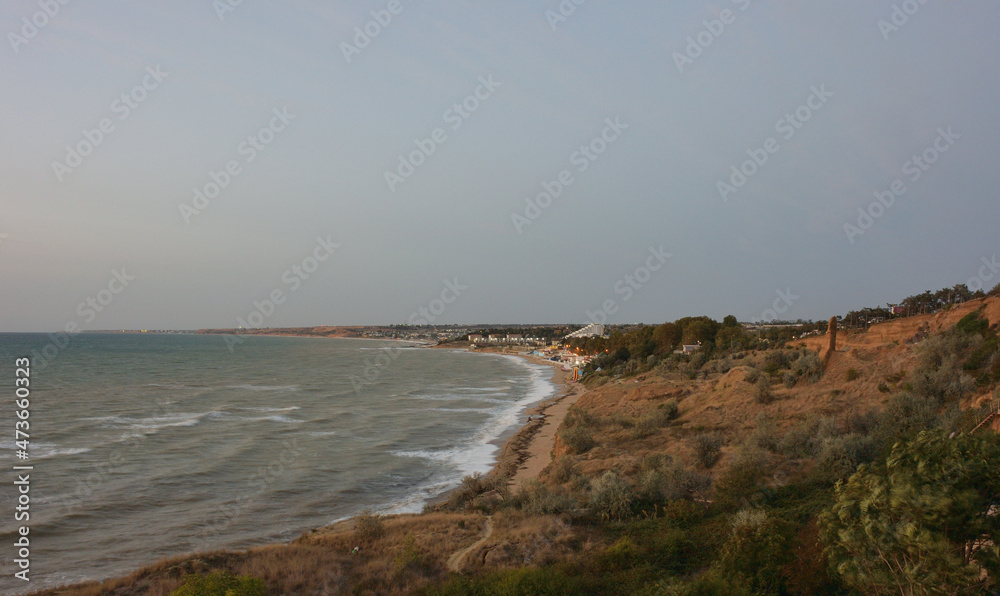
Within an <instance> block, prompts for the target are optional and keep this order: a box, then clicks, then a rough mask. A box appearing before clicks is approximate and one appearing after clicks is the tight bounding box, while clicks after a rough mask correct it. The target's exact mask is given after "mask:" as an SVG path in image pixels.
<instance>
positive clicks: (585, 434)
mask: <svg viewBox="0 0 1000 596" xmlns="http://www.w3.org/2000/svg"><path fill="white" fill-rule="evenodd" d="M559 437H560V438H561V439H562V441H563V443H565V444H566V446H567V447H569V449H570V451H572V452H573V453H577V454H579V453H586V452H587V451H589V450H590V449H591V448H592V447H593V446H594V445H596V442H595V441H594V435H593V434H591V432H590V430H589V429H587V428H585V427H582V426H574V427H571V428H566V427H563V428H562V429H560V430H559Z"/></svg>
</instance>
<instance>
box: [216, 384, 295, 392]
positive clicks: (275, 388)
mask: <svg viewBox="0 0 1000 596" xmlns="http://www.w3.org/2000/svg"><path fill="white" fill-rule="evenodd" d="M227 389H244V390H246V391H298V390H299V386H298V385H230V386H229V387H227Z"/></svg>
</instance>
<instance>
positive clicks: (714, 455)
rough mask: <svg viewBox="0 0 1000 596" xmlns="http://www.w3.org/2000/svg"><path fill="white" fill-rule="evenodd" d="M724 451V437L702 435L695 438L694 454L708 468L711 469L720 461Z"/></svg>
mask: <svg viewBox="0 0 1000 596" xmlns="http://www.w3.org/2000/svg"><path fill="white" fill-rule="evenodd" d="M721 450H722V437H720V436H719V435H718V434H704V433H703V434H700V435H698V436H696V437H695V438H694V452H695V454H696V455H697V457H698V462H699V463H701V465H702V466H704V467H706V468H711V467H712V466H714V465H715V462H717V461H719V453H720V452H721Z"/></svg>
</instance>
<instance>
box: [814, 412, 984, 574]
mask: <svg viewBox="0 0 1000 596" xmlns="http://www.w3.org/2000/svg"><path fill="white" fill-rule="evenodd" d="M998 459H1000V436H998V435H997V434H995V433H989V434H978V435H965V434H963V435H960V436H958V437H955V438H954V439H952V438H949V437H948V436H947V435H946V434H945V433H944V432H943V431H941V430H935V431H925V432H922V433H920V434H919V435H918V436H917V437H916V438H915V439H914V440H912V441H909V442H906V443H899V444H897V445H895V446H894V447H893V449H892V453H891V454H890V455H889V457H888V458H887V459H886V460H885V462H884V463H880V464H878V465H862V466H861V467H860V468H859V469H858V471H857V473H855V474H854V475H853V476H851V478H850V479H849V480H848V481H847V482H846V483H844V484H838V485H837V487H836V499H837V500H836V503H834V505H833V506H832V507H831V508H830V509H829V510H828V511H826V512H825V513H824V514H823V515H822V516H821V517H820V523H821V526H822V528H823V538H824V541H825V542H826V543H827V544H828V545H830V547H829V551H828V552H829V553H830V555H831V559H832V561H833V563H834V564H835V565H836V569H837V572H838V573H839V574H840V576H841V577H842V578H843V580H844V582H845V583H846V584H848V585H850V586H852V587H854V588H856V589H858V590H860V591H862V592H864V593H867V594H878V593H889V592H893V593H903V594H979V593H982V592H983V591H985V590H986V589H987V588H992V589H995V588H996V587H997V585H996V581H997V579H998V575H997V574H998V572H1000V551H998V548H997V546H996V543H995V541H996V539H997V537H998V536H1000V516H997V515H996V513H995V508H996V507H997V506H998V505H1000V472H998V471H997V469H996V467H995V466H996V462H997V461H998Z"/></svg>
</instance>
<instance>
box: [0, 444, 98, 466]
mask: <svg viewBox="0 0 1000 596" xmlns="http://www.w3.org/2000/svg"><path fill="white" fill-rule="evenodd" d="M16 448H17V446H16V444H15V442H14V441H5V442H2V443H0V452H3V451H8V450H10V451H14V450H15V449H16ZM90 450H91V448H90V447H65V448H63V447H60V446H59V445H56V444H55V443H30V442H29V443H28V455H29V456H30V459H31V460H38V459H48V458H50V457H57V456H60V455H78V454H80V453H87V452H88V451H90ZM25 463H30V462H29V461H26V462H25Z"/></svg>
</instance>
